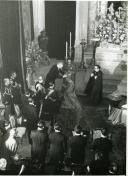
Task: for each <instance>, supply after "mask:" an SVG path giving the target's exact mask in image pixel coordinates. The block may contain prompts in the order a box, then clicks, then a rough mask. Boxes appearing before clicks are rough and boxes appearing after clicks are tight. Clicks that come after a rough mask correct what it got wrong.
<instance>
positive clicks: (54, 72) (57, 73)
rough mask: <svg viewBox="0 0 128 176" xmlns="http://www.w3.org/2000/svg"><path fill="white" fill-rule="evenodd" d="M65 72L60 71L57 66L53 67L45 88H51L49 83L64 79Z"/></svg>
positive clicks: (47, 77)
mask: <svg viewBox="0 0 128 176" xmlns="http://www.w3.org/2000/svg"><path fill="white" fill-rule="evenodd" d="M63 74H64V72H63V70H62V69H58V67H57V65H53V66H52V68H51V69H50V70H49V72H48V74H47V76H46V80H45V87H49V83H53V84H54V83H55V80H56V79H57V78H62V76H63Z"/></svg>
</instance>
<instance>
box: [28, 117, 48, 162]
mask: <svg viewBox="0 0 128 176" xmlns="http://www.w3.org/2000/svg"><path fill="white" fill-rule="evenodd" d="M37 126H38V127H37V129H36V130H33V131H32V132H31V136H30V138H31V156H32V159H34V160H37V161H38V162H39V164H44V163H45V158H46V154H47V149H48V141H49V140H48V134H47V130H46V126H45V122H44V121H42V120H40V121H39V123H38V124H37Z"/></svg>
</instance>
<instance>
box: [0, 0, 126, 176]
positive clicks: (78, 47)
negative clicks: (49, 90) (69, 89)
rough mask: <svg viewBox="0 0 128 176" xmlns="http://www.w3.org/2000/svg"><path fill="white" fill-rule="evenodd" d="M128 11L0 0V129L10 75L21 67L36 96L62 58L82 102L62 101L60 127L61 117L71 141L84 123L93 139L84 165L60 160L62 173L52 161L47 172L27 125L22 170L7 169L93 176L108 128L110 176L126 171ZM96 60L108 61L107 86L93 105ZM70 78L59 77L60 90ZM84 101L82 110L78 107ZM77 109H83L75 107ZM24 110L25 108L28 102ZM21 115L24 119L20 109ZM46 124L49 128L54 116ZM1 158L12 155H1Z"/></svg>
mask: <svg viewBox="0 0 128 176" xmlns="http://www.w3.org/2000/svg"><path fill="white" fill-rule="evenodd" d="M127 15H128V2H127V1H47V0H22V1H20V0H16V1H9V0H5V1H0V130H1V124H3V123H2V122H3V121H4V122H5V123H6V120H5V115H6V110H7V108H6V106H7V105H6V103H4V102H3V99H2V97H3V95H4V93H3V92H4V79H5V78H6V79H7V78H9V75H10V74H11V73H12V72H16V74H17V80H18V83H19V84H20V92H21V95H20V96H21V97H28V94H31V93H32V94H34V95H35V91H36V90H35V87H36V86H35V85H36V83H37V82H38V79H39V77H40V76H42V77H43V79H44V80H45V79H46V78H47V77H46V76H47V74H48V73H49V70H50V69H51V68H52V67H53V66H54V65H57V63H60V62H61V63H63V64H64V66H65V67H66V68H67V69H69V70H68V71H69V72H70V75H71V80H72V83H73V85H74V87H73V94H72V96H75V100H74V101H73V103H74V102H75V103H76V104H73V106H72V105H71V106H70V105H69V106H68V105H67V106H64V103H63V101H64V100H62V104H63V106H60V107H59V111H57V113H56V114H55V119H54V122H52V125H53V126H54V123H56V122H59V123H60V124H61V125H62V132H63V133H64V135H66V137H67V138H68V137H70V136H72V130H73V129H74V127H75V125H76V123H77V122H78V121H79V123H78V124H79V125H80V126H81V127H82V129H83V130H84V131H85V133H86V135H85V136H86V138H87V145H86V148H85V158H84V165H82V166H81V165H79V167H78V165H76V167H74V166H72V167H69V165H70V164H69V165H64V166H63V167H62V166H60V165H59V169H60V170H61V172H59V171H58V170H59V169H58V168H57V169H58V170H57V171H55V170H54V169H53V167H52V166H50V167H49V168H47V167H46V168H47V169H46V170H45V169H44V167H43V169H44V170H45V172H44V170H43V171H42V170H41V169H40V168H39V165H38V163H34V164H33V165H30V163H31V162H30V161H31V147H32V144H31V143H29V140H28V136H27V129H26V132H25V134H24V136H22V142H21V143H20V144H19V146H18V149H17V152H16V155H15V156H16V157H17V158H18V159H17V158H16V157H15V159H14V160H15V162H14V168H13V169H12V170H14V171H15V172H11V171H12V170H11V171H10V169H9V171H8V169H7V171H8V173H9V174H12V173H13V174H16V175H23V174H24V173H25V174H26V173H27V174H28V175H31V174H32V175H39V174H40V175H56V174H58V173H57V172H59V174H60V175H61V174H62V175H88V173H89V171H90V170H88V169H87V168H88V167H87V168H86V166H87V165H89V163H90V162H91V161H92V160H93V154H94V153H93V152H94V151H93V150H92V144H93V141H94V139H95V138H99V135H100V131H101V130H102V129H103V128H105V129H107V131H108V136H107V137H108V138H109V139H110V140H111V141H112V151H111V152H110V157H109V161H110V163H111V164H112V163H114V164H115V165H116V169H117V170H116V172H114V171H113V170H112V171H111V172H108V174H110V175H125V174H126V137H127V136H126V122H127V22H128V19H127ZM68 61H71V63H68ZM68 64H69V65H68ZM95 65H98V66H100V67H99V68H100V70H101V72H102V83H103V84H102V99H101V100H100V103H99V104H97V105H94V104H91V103H90V101H89V98H90V97H88V96H87V94H86V92H85V89H86V87H87V85H88V82H89V80H90V78H91V76H90V75H91V74H92V73H93V70H94V66H95ZM69 72H68V73H69ZM53 74H54V73H53ZM64 76H65V75H64ZM64 78H65V77H63V78H61V79H60V78H59V79H58V80H59V81H58V83H57V84H58V85H57V88H56V89H58V90H59V91H60V89H61V88H62V87H61V86H62V84H63V80H64ZM96 78H97V76H96ZM98 84H100V83H98ZM98 86H99V85H98ZM98 89H99V88H98ZM33 92H34V93H33ZM60 92H61V91H60ZM61 93H62V92H61ZM97 94H98V93H97ZM91 95H92V94H91ZM91 95H90V96H91ZM64 96H65V94H64ZM69 97H71V96H70V95H69ZM69 97H68V98H69ZM29 98H30V97H29ZM45 98H46V97H45ZM12 99H13V97H12ZM30 101H31V100H30ZM65 101H68V100H65ZM77 101H78V102H79V103H78V105H77ZM79 104H80V108H81V115H79V112H78V111H79V108H78V106H79ZM43 105H44V104H43V103H42V104H41V108H42V106H43ZM74 106H76V108H72V107H74ZM15 107H16V106H15V103H14V108H15ZM22 107H24V108H25V99H24V103H23V105H22ZM41 108H40V109H41ZM77 108H78V109H77ZM41 110H42V109H41ZM15 114H16V115H15V116H17V111H16V108H15ZM9 117H10V115H9ZM39 118H40V117H39ZM15 119H16V118H15ZM42 119H43V117H42ZM25 120H26V119H25ZM43 120H44V119H43ZM30 121H31V119H30ZM45 121H46V124H48V128H49V118H48V119H47V120H46V119H45ZM7 123H11V121H10V120H9V121H8V122H7ZM50 125H51V124H50ZM12 128H13V127H12ZM12 128H11V129H12ZM26 128H27V127H26ZM15 129H16V126H15ZM19 138H20V137H18V140H19ZM0 140H1V137H0ZM16 141H17V138H16ZM1 145H2V144H1V142H0V146H1ZM49 145H50V144H49ZM0 150H1V148H0ZM1 158H4V157H3V155H2V156H1V152H0V160H1ZM1 162H2V161H1ZM61 164H62V163H61ZM45 165H46V166H47V164H46V163H45ZM53 165H54V164H53ZM115 165H114V166H115ZM7 166H8V160H7ZM80 166H81V167H80ZM6 168H7V167H6ZM16 168H18V169H17V170H18V171H17V170H16ZM26 168H28V170H27V169H26ZM64 168H68V170H64ZM74 168H77V169H74ZM85 168H86V169H87V170H86V169H85ZM109 169H110V168H109ZM5 170H6V169H3V170H2V169H1V166H0V173H1V171H2V175H4V173H5V175H6V171H5ZM49 170H51V172H48V171H49ZM62 170H63V172H62ZM70 171H71V172H70ZM67 173H68V174H67ZM70 173H71V174H70ZM113 173H114V174H113ZM0 175H1V174H0ZM92 175H93V174H92ZM94 175H96V174H94ZM106 175H107V174H106Z"/></svg>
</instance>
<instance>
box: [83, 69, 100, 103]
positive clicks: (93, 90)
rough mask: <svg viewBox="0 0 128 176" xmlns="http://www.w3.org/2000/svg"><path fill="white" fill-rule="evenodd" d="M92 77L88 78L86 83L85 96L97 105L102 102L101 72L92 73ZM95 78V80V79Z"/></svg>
mask: <svg viewBox="0 0 128 176" xmlns="http://www.w3.org/2000/svg"><path fill="white" fill-rule="evenodd" d="M93 74H94V76H92V77H91V76H90V79H89V81H88V83H87V86H86V89H85V94H87V95H88V96H89V98H90V101H91V102H92V103H93V104H95V105H97V104H99V103H100V102H101V100H102V89H103V85H102V71H99V72H93ZM95 76H97V78H96V79H95Z"/></svg>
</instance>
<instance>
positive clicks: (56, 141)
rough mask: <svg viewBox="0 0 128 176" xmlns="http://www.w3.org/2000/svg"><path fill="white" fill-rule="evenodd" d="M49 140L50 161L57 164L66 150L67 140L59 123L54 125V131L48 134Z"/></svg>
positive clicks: (62, 158) (61, 160) (60, 161)
mask: <svg viewBox="0 0 128 176" xmlns="http://www.w3.org/2000/svg"><path fill="white" fill-rule="evenodd" d="M49 140H50V151H49V157H50V163H51V164H54V165H56V166H57V165H58V164H59V163H62V162H63V160H64V154H65V152H66V147H67V140H66V136H65V135H63V134H62V128H61V126H60V124H58V123H56V124H55V125H54V132H53V133H51V134H50V135H49Z"/></svg>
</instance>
